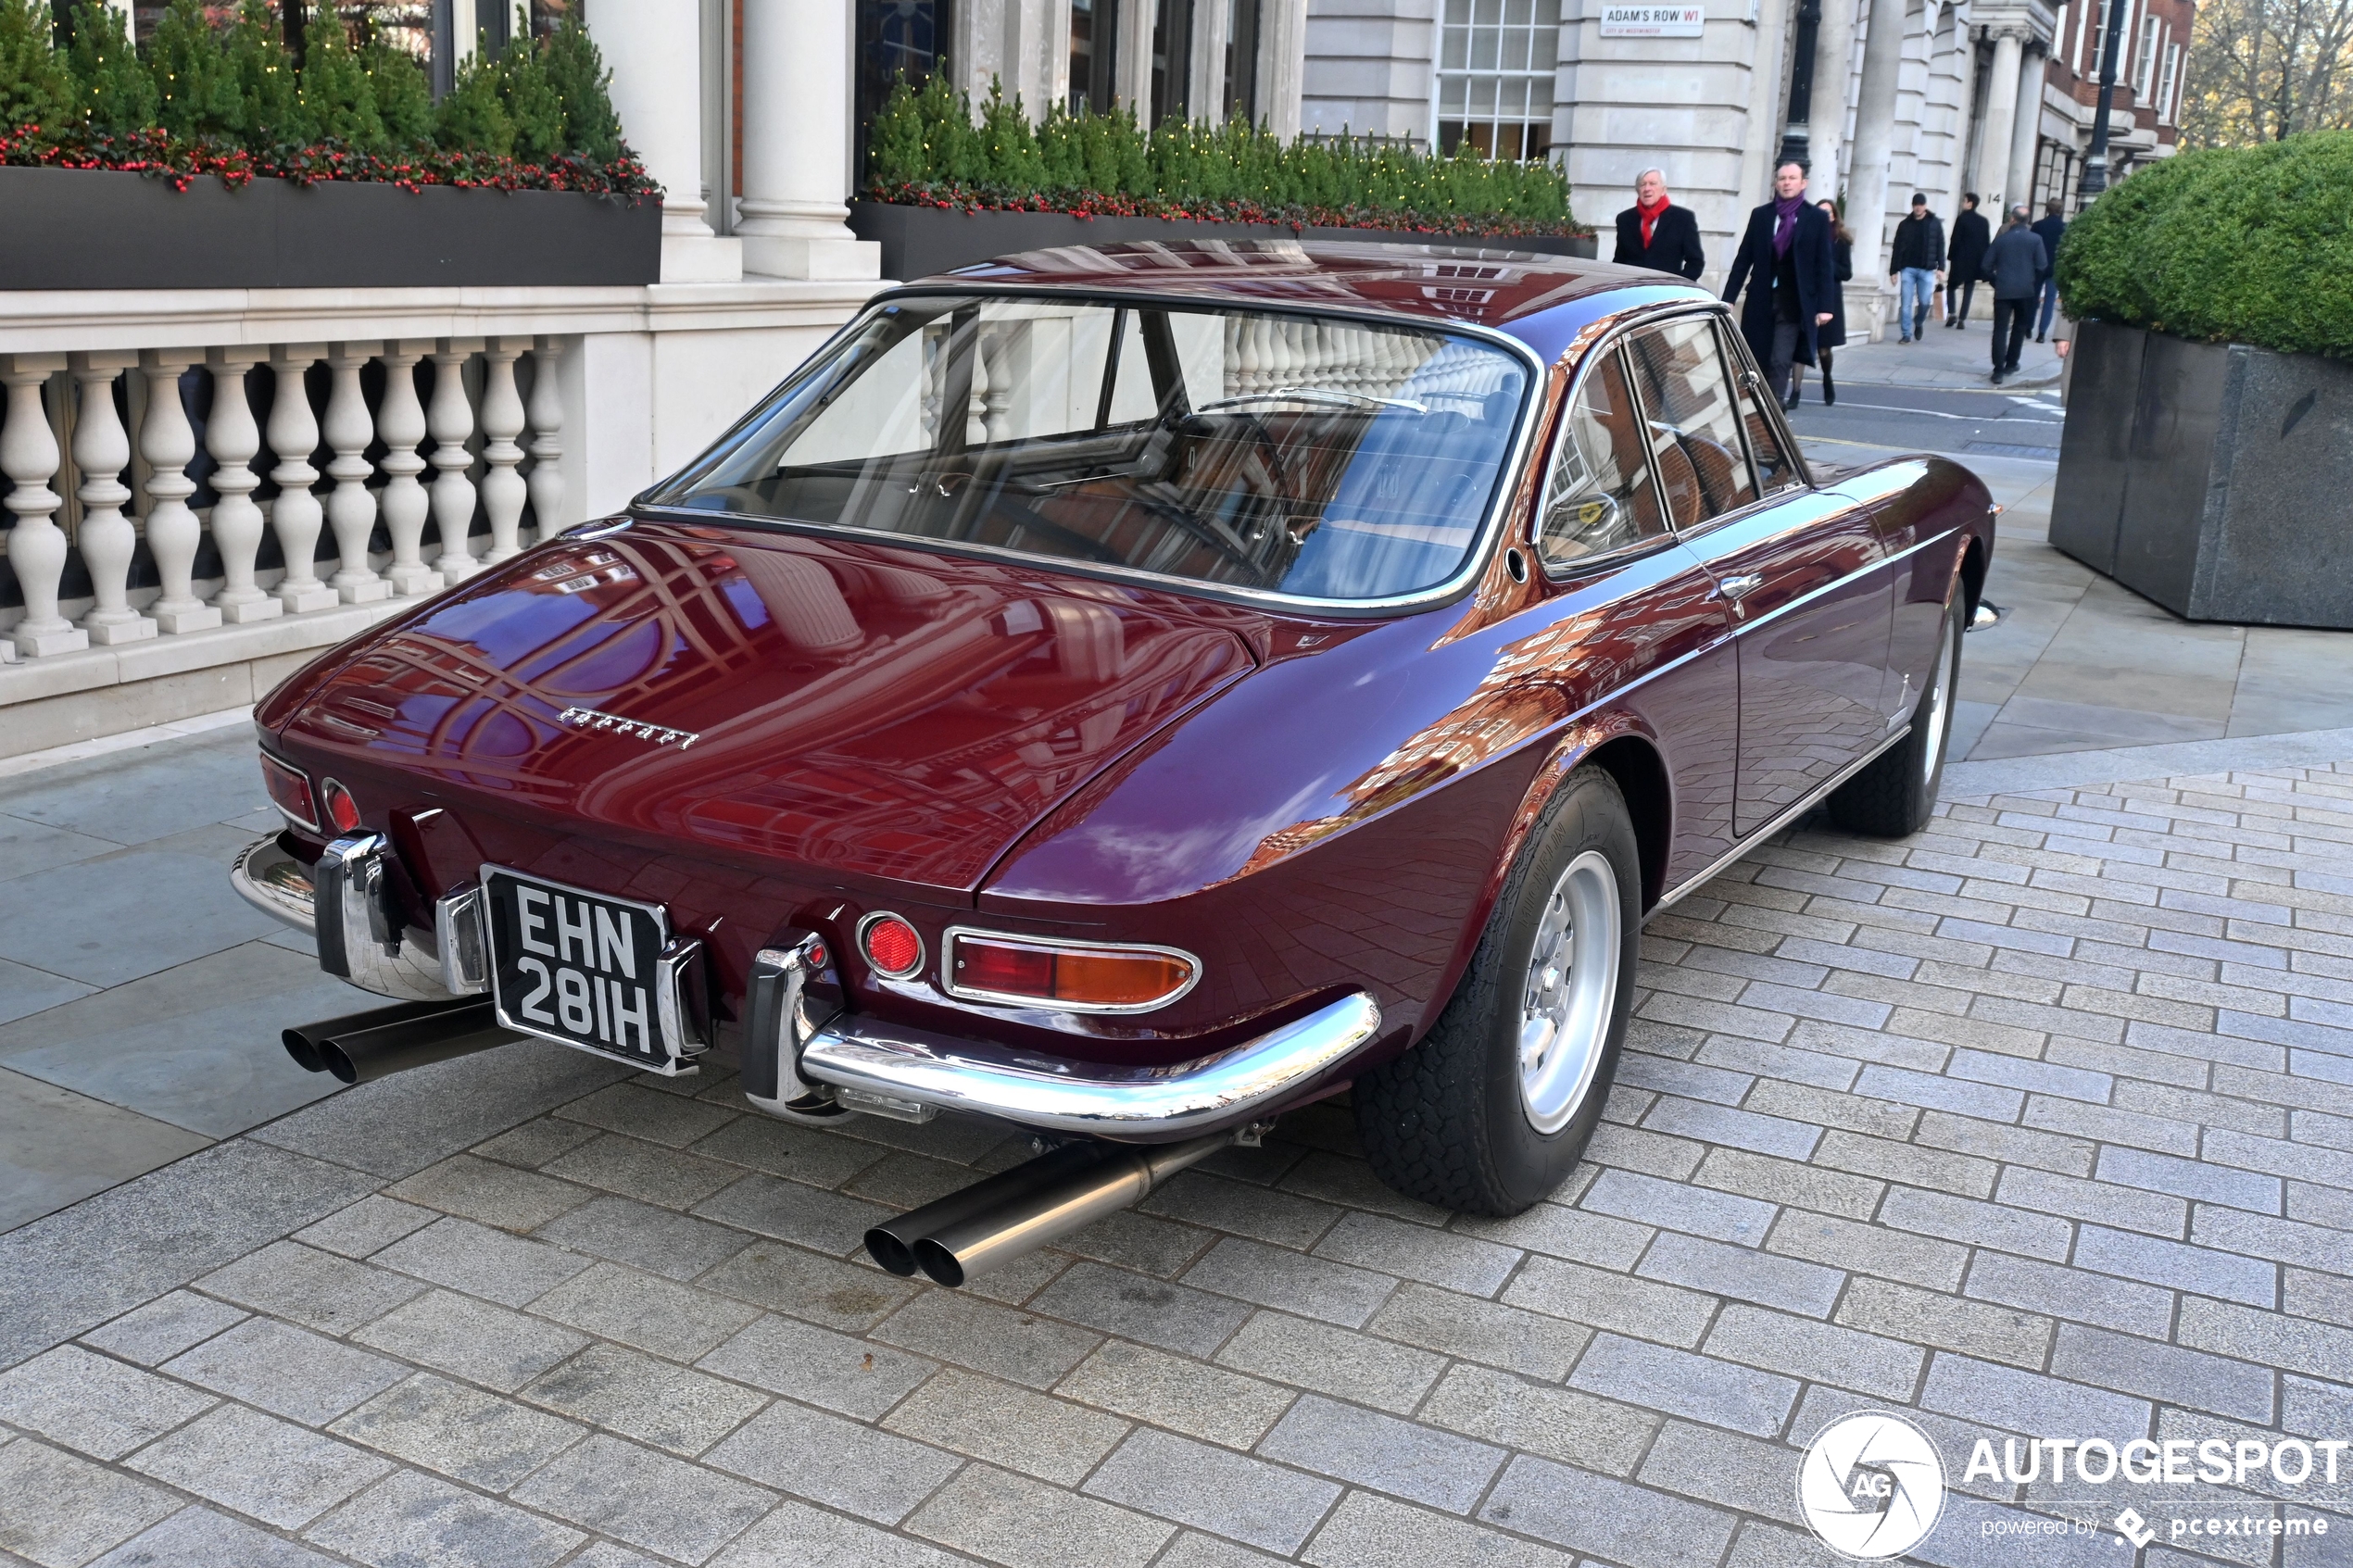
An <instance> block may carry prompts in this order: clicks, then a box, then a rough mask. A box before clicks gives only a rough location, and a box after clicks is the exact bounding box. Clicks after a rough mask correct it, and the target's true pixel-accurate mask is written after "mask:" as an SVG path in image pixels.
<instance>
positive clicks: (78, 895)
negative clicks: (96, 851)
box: [0, 849, 288, 986]
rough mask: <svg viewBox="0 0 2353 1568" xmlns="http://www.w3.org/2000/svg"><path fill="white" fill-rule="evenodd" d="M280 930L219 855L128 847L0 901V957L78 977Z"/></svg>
mask: <svg viewBox="0 0 2353 1568" xmlns="http://www.w3.org/2000/svg"><path fill="white" fill-rule="evenodd" d="M276 929H277V925H276V923H275V922H272V921H271V918H270V917H269V916H268V915H265V914H263V913H261V912H260V911H259V910H258V909H254V908H253V907H252V906H251V905H249V904H247V903H246V902H245V900H244V899H242V898H240V897H237V896H236V894H234V893H233V892H232V891H230V888H229V883H228V879H227V878H226V877H224V876H223V875H222V874H221V872H220V861H219V860H216V859H209V858H208V857H206V856H202V855H195V854H190V853H188V852H186V851H184V850H158V849H124V850H119V851H117V852H116V853H114V854H111V855H105V856H101V857H99V858H97V859H92V860H85V861H82V862H81V863H79V864H76V865H70V866H57V867H53V868H52V869H50V870H48V871H45V872H33V873H32V874H31V876H21V877H18V878H17V879H16V880H15V881H13V882H11V883H10V884H8V901H7V905H6V908H5V909H0V958H5V959H8V960H13V961H15V962H17V963H20V964H28V965H31V967H33V968H35V969H41V970H46V971H47V972H50V973H51V974H60V975H63V976H65V977H66V978H67V979H69V980H79V981H81V982H82V983H83V984H84V985H100V986H107V985H121V984H122V983H123V982H125V981H128V980H136V979H138V978H139V977H140V976H142V975H146V974H154V973H157V972H159V971H162V970H167V969H170V968H173V967H174V966H176V965H179V964H183V963H187V962H189V961H190V960H195V959H200V958H203V957H205V956H206V955H207V954H208V953H218V952H220V951H221V950H223V949H224V948H229V947H236V946H238V945H239V944H240V943H245V942H252V941H256V940H258V939H259V938H261V937H264V936H267V935H270V934H271V932H273V931H275V930H276ZM274 950H275V949H273V951H274ZM281 956H282V957H283V956H288V955H283V954H282V955H281Z"/></svg>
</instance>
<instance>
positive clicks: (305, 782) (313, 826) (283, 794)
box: [261, 751, 319, 833]
mask: <svg viewBox="0 0 2353 1568" xmlns="http://www.w3.org/2000/svg"><path fill="white" fill-rule="evenodd" d="M261 784H262V787H263V788H265V789H267V790H268V791H269V792H270V803H271V805H273V806H275V807H277V808H278V809H279V810H281V811H283V812H284V813H285V815H286V818H287V820H288V821H290V822H293V823H294V824H295V826H296V827H303V828H308V829H309V830H310V831H311V832H313V833H316V832H318V831H319V803H318V801H317V800H316V799H315V798H313V797H312V796H311V793H310V780H309V778H308V775H306V774H304V773H303V772H302V771H300V770H298V769H295V768H289V767H288V766H286V764H284V763H283V762H281V761H279V760H278V759H276V758H274V757H272V756H271V755H270V754H269V753H268V752H266V751H265V752H263V753H262V754H261Z"/></svg>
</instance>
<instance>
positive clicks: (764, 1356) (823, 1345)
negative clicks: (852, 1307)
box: [695, 1313, 939, 1421]
mask: <svg viewBox="0 0 2353 1568" xmlns="http://www.w3.org/2000/svg"><path fill="white" fill-rule="evenodd" d="M695 1364H696V1365H697V1366H698V1367H700V1368H701V1369H702V1370H703V1371H705V1372H711V1373H716V1374H719V1375H720V1376H723V1377H732V1378H734V1379H735V1380H736V1382H738V1383H749V1384H750V1385H752V1386H754V1387H758V1388H765V1389H767V1390H768V1391H769V1392H770V1393H772V1394H789V1395H791V1396H792V1397H793V1398H794V1399H798V1400H799V1401H800V1402H801V1403H802V1404H805V1405H817V1406H820V1407H822V1408H824V1409H825V1410H829V1411H837V1412H838V1413H840V1414H842V1415H848V1416H856V1417H858V1418H860V1419H861V1420H866V1421H871V1420H873V1419H875V1417H877V1416H879V1415H881V1414H882V1413H883V1412H884V1411H887V1410H888V1409H890V1407H891V1406H893V1405H895V1404H897V1403H898V1402H899V1401H900V1399H905V1398H906V1397H907V1395H908V1394H910V1393H911V1392H912V1391H913V1390H914V1388H915V1387H916V1386H917V1385H919V1384H921V1383H922V1382H923V1381H924V1379H925V1378H926V1377H929V1376H930V1375H931V1374H933V1373H934V1372H936V1371H937V1370H938V1367H939V1363H938V1362H937V1361H930V1360H928V1359H926V1358H925V1357H923V1356H914V1355H910V1354H908V1353H907V1352H906V1351H904V1350H894V1349H892V1348H890V1347H889V1346H887V1345H877V1344H875V1342H874V1341H873V1340H870V1339H858V1338H853V1337H852V1336H849V1335H847V1334H837V1333H835V1332H834V1331H833V1330H831V1329H826V1328H819V1327H817V1326H815V1325H814V1324H812V1323H797V1322H795V1321H793V1320H792V1319H790V1318H780V1317H777V1316H775V1315H774V1314H773V1313H769V1314H763V1315H762V1316H761V1317H760V1318H758V1319H757V1320H755V1321H754V1322H753V1323H750V1324H749V1325H747V1326H746V1327H745V1328H744V1329H743V1331H742V1332H740V1333H738V1334H737V1335H736V1336H735V1337H734V1338H732V1339H730V1340H728V1341H727V1342H726V1343H725V1344H724V1345H722V1346H720V1347H719V1348H717V1349H715V1350H713V1351H711V1354H709V1355H707V1356H705V1357H703V1358H702V1360H700V1361H697V1362H696V1363H695Z"/></svg>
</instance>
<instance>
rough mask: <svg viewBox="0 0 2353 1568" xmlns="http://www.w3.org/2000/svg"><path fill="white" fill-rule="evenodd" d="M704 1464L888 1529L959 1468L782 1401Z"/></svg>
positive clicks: (896, 1439) (951, 1459) (934, 1454)
mask: <svg viewBox="0 0 2353 1568" xmlns="http://www.w3.org/2000/svg"><path fill="white" fill-rule="evenodd" d="M710 1462H711V1464H713V1465H715V1466H717V1467H718V1468H719V1469H721V1470H726V1471H732V1472H734V1473H735V1474H738V1475H743V1476H747V1477H749V1479H751V1480H754V1481H758V1482H761V1483H762V1484H764V1485H766V1486H774V1487H775V1488H776V1489H777V1490H779V1491H785V1492H790V1493H792V1494H794V1495H795V1496H797V1497H803V1498H807V1499H810V1500H811V1501H812V1502H821V1503H824V1504H826V1505H828V1506H829V1507H833V1508H838V1509H841V1510H843V1511H844V1512H849V1513H855V1514H857V1515H859V1516H860V1517H862V1518H866V1519H873V1520H877V1521H879V1522H881V1523H883V1524H897V1523H899V1521H900V1520H901V1519H904V1518H905V1517H906V1516H907V1515H908V1513H909V1512H911V1511H912V1510H913V1508H914V1507H915V1505H916V1504H917V1503H919V1502H921V1501H923V1499H925V1497H927V1496H929V1495H930V1494H931V1492H932V1491H933V1489H934V1488H936V1487H937V1486H938V1485H939V1484H940V1483H941V1482H942V1481H945V1480H947V1479H948V1477H949V1476H950V1475H952V1474H955V1473H956V1470H957V1468H958V1466H959V1465H960V1464H961V1463H962V1462H963V1461H960V1460H958V1459H957V1458H956V1456H955V1455H953V1454H950V1453H943V1452H942V1451H941V1450H939V1449H935V1448H933V1447H931V1446H930V1445H929V1444H926V1443H918V1442H912V1441H910V1440H909V1439H907V1438H905V1437H900V1436H892V1435H891V1434H889V1433H886V1432H877V1431H875V1429H874V1428H873V1427H871V1426H866V1425H863V1424H860V1423H858V1422H854V1421H848V1420H845V1419H843V1418H842V1417H840V1416H837V1415H833V1414H829V1413H828V1412H826V1411H820V1410H812V1409H810V1408H809V1407H808V1406H806V1405H796V1404H794V1403H792V1402H791V1401H790V1400H784V1401H780V1402H778V1403H776V1404H774V1405H771V1406H770V1407H769V1408H768V1409H767V1410H766V1411H763V1412H761V1414H760V1415H758V1416H756V1417H754V1418H753V1419H752V1421H751V1422H750V1423H749V1424H747V1425H746V1426H745V1427H744V1429H743V1430H742V1431H740V1432H738V1433H736V1435H735V1436H732V1437H730V1438H728V1439H727V1440H726V1441H725V1442H724V1443H722V1444H720V1445H719V1446H718V1447H717V1448H716V1449H712V1450H711V1455H710Z"/></svg>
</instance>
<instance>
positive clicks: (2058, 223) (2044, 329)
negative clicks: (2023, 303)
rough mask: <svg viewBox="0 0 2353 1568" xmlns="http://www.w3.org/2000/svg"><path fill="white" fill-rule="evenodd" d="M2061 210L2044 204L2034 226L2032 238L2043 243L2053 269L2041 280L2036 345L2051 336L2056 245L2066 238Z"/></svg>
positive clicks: (2054, 203) (2055, 204) (2055, 302)
mask: <svg viewBox="0 0 2353 1568" xmlns="http://www.w3.org/2000/svg"><path fill="white" fill-rule="evenodd" d="M2063 210H2064V208H2062V207H2060V205H2059V204H2058V202H2057V200H2053V201H2050V202H2046V203H2045V204H2044V207H2043V216H2042V218H2041V219H2039V220H2037V221H2036V222H2035V225H2034V237H2035V238H2036V239H2038V240H2040V241H2042V242H2043V250H2044V254H2045V259H2047V260H2048V261H2049V263H2050V265H2051V267H2052V269H2053V273H2052V275H2051V276H2050V277H2047V278H2045V279H2044V280H2043V314H2042V317H2041V319H2040V320H2037V321H2036V322H2035V323H2034V341H2035V342H2036V343H2041V342H2042V341H2043V340H2044V339H2045V338H2047V337H2049V336H2050V335H2051V316H2052V313H2053V312H2055V311H2057V309H2058V277H2057V267H2058V243H2059V241H2061V240H2062V239H2065V238H2066V237H2067V220H2066V219H2064V218H2062V217H2060V216H2059V214H2060V213H2061V212H2062V211H2063Z"/></svg>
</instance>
